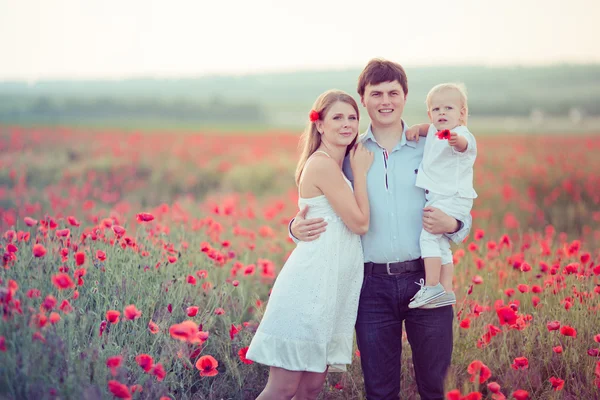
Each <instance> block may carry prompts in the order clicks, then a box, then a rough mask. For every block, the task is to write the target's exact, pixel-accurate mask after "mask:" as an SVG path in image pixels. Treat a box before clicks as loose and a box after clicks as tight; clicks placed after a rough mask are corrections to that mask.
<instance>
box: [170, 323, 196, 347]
mask: <svg viewBox="0 0 600 400" xmlns="http://www.w3.org/2000/svg"><path fill="white" fill-rule="evenodd" d="M169 333H170V334H171V337H172V338H173V339H178V340H181V341H184V342H185V341H187V342H191V341H192V340H194V338H195V337H196V335H197V334H198V325H197V324H196V323H195V322H194V321H190V320H187V321H183V322H182V323H180V324H174V325H171V327H170V328H169Z"/></svg>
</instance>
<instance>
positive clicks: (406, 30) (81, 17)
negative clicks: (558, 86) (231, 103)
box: [0, 0, 600, 82]
mask: <svg viewBox="0 0 600 400" xmlns="http://www.w3.org/2000/svg"><path fill="white" fill-rule="evenodd" d="M599 17H600V1H598V0H569V1H564V0H562V1H558V0H547V1H540V0H504V1H501V2H498V1H489V0H446V1H441V0H378V1H369V0H363V1H354V0H295V1H288V0H194V1H180V0H169V1H167V0H162V1H159V0H120V1H114V0H51V1H48V0H37V1H36V0H0V81H14V80H18V81H28V82H35V81H39V80H50V79H76V80H80V79H124V78H135V77H161V78H179V77H191V76H202V75H214V74H218V75H231V74H236V75H238V74H241V75H244V74H253V73H262V72H273V71H296V70H318V69H347V68H362V67H363V66H364V65H365V64H366V63H367V61H368V60H369V59H371V58H373V57H383V58H387V59H390V60H393V61H397V62H399V63H401V64H403V65H404V66H425V65H464V64H468V65H487V66H506V65H546V64H557V63H576V64H580V63H600V50H598V45H597V40H595V39H593V38H594V37H596V38H598V37H599V35H598V32H597V30H596V28H595V27H596V24H597V19H598V18H599Z"/></svg>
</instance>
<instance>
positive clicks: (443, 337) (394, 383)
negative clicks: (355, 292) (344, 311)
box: [356, 271, 454, 400]
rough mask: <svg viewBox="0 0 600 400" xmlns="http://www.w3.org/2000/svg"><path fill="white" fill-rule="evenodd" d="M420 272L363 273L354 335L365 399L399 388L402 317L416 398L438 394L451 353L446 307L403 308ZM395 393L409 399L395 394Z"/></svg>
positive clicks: (380, 398)
mask: <svg viewBox="0 0 600 400" xmlns="http://www.w3.org/2000/svg"><path fill="white" fill-rule="evenodd" d="M421 278H425V272H424V271H420V272H410V273H403V274H399V275H385V274H384V275H381V274H371V275H368V276H367V275H365V277H364V281H363V286H362V291H361V295H360V303H359V307H358V319H357V321H356V336H357V341H358V349H359V350H360V359H361V366H362V370H363V374H364V378H365V389H366V392H367V399H368V400H391V399H394V400H397V399H398V396H399V393H400V367H401V355H402V321H405V325H406V334H407V337H408V341H409V343H410V346H411V349H412V357H413V364H414V367H415V376H416V380H417V386H418V389H419V394H420V395H421V399H422V400H438V399H439V400H443V399H444V378H445V376H446V371H447V370H448V367H449V366H450V359H451V357H452V321H453V320H454V311H453V309H452V306H445V307H440V308H432V309H422V308H415V309H410V308H408V303H409V301H410V298H411V297H413V296H414V295H415V294H416V293H417V291H418V290H419V286H418V285H416V284H415V282H419V279H421ZM400 398H409V396H403V395H401V394H400Z"/></svg>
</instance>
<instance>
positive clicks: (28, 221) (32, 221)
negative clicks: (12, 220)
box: [23, 217, 38, 226]
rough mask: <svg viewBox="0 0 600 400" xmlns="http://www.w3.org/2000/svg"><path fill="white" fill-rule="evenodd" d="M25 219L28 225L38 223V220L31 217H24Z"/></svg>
mask: <svg viewBox="0 0 600 400" xmlns="http://www.w3.org/2000/svg"><path fill="white" fill-rule="evenodd" d="M23 221H25V225H27V226H34V225H36V224H37V223H38V222H37V220H35V219H33V218H30V217H25V218H23Z"/></svg>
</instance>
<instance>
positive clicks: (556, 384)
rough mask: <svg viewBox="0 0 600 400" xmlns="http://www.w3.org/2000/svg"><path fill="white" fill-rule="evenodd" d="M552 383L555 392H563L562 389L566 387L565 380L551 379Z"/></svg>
mask: <svg viewBox="0 0 600 400" xmlns="http://www.w3.org/2000/svg"><path fill="white" fill-rule="evenodd" d="M550 383H551V384H552V389H554V391H555V392H558V391H559V390H562V388H563V387H564V386H565V381H564V380H562V379H560V378H557V377H554V376H553V377H551V378H550Z"/></svg>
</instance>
